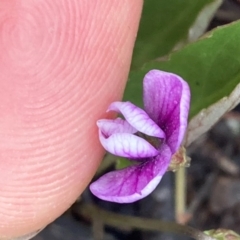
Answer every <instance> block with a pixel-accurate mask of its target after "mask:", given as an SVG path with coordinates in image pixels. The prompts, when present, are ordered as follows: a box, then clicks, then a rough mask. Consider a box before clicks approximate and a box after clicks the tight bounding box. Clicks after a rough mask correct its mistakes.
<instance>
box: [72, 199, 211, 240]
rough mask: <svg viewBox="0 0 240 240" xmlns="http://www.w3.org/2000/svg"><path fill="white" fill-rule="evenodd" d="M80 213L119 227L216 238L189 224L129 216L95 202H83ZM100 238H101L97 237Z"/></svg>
mask: <svg viewBox="0 0 240 240" xmlns="http://www.w3.org/2000/svg"><path fill="white" fill-rule="evenodd" d="M77 211H78V213H79V214H80V215H81V216H83V217H85V218H87V219H89V218H90V219H91V220H92V221H101V222H102V223H103V224H104V225H108V226H113V227H116V228H118V229H126V228H127V229H129V228H130V229H139V230H145V231H161V232H171V233H175V234H181V235H185V236H189V237H192V238H193V239H196V240H214V238H212V237H210V236H208V235H206V234H205V233H203V232H201V231H199V230H197V229H194V228H192V227H189V226H184V225H180V224H177V223H174V222H167V221H162V220H158V219H150V218H142V217H134V216H127V215H122V214H117V213H113V212H110V211H106V210H103V209H101V208H99V207H97V206H95V205H93V204H82V205H81V207H79V208H78V209H77ZM97 239H100V238H97Z"/></svg>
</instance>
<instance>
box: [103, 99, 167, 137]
mask: <svg viewBox="0 0 240 240" xmlns="http://www.w3.org/2000/svg"><path fill="white" fill-rule="evenodd" d="M110 110H111V111H116V112H119V113H121V114H122V115H123V116H124V118H125V119H126V121H127V122H128V123H129V124H131V125H132V126H133V127H134V128H135V129H137V130H138V131H139V132H142V133H144V134H146V135H148V136H153V137H158V138H165V133H164V132H163V130H162V129H161V128H160V127H159V126H158V125H157V124H156V123H155V122H154V121H153V120H152V119H151V118H150V117H149V116H148V115H147V113H146V112H145V111H144V110H142V109H141V108H139V107H137V106H135V105H134V104H132V103H131V102H113V103H112V104H111V105H110V106H109V108H108V111H110Z"/></svg>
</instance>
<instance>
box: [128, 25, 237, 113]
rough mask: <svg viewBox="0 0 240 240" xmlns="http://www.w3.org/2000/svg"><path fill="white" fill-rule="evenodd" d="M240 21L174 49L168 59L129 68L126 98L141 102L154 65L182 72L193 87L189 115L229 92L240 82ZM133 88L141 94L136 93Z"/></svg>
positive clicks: (181, 74) (170, 70) (166, 69)
mask: <svg viewBox="0 0 240 240" xmlns="http://www.w3.org/2000/svg"><path fill="white" fill-rule="evenodd" d="M239 36H240V22H235V23H233V24H229V25H226V26H224V27H220V28H217V29H215V30H214V31H212V32H210V33H208V34H207V35H206V36H205V37H204V38H202V39H200V40H198V41H197V42H195V43H191V44H189V45H187V46H185V47H184V48H183V49H181V50H179V51H178V52H174V53H172V54H171V55H170V56H169V58H168V59H167V60H166V61H152V62H148V63H146V64H145V65H144V66H143V67H142V68H141V69H140V70H135V71H131V72H130V76H129V82H128V84H127V87H126V91H125V95H124V99H125V100H130V101H132V102H133V103H135V104H136V105H139V106H141V105H142V96H141V94H139V91H141V89H142V79H143V77H144V75H145V74H146V73H147V72H148V71H149V70H151V69H161V70H165V71H169V72H174V73H176V74H178V75H180V76H182V77H183V78H184V79H185V80H186V81H187V82H188V83H189V85H190V88H191V95H192V98H191V109H190V117H193V116H194V115H196V114H197V113H198V112H200V111H201V110H202V109H203V108H207V107H208V106H210V105H211V104H213V103H215V102H217V101H218V100H220V99H221V98H223V97H225V96H228V95H229V94H230V93H231V92H232V91H233V89H234V88H235V86H236V85H237V84H238V83H239V82H240V44H239ZM134 92H136V93H138V94H134Z"/></svg>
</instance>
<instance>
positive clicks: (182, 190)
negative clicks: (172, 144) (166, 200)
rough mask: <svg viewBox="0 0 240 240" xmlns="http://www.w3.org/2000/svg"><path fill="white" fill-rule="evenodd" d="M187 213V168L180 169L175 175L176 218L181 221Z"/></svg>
mask: <svg viewBox="0 0 240 240" xmlns="http://www.w3.org/2000/svg"><path fill="white" fill-rule="evenodd" d="M185 213H186V168H185V167H182V168H179V169H178V170H177V171H176V173H175V218H176V220H180V219H181V216H183V214H185Z"/></svg>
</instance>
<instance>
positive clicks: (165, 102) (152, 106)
mask: <svg viewBox="0 0 240 240" xmlns="http://www.w3.org/2000/svg"><path fill="white" fill-rule="evenodd" d="M143 89H144V90H143V99H144V108H145V111H146V112H147V113H148V115H149V116H150V117H151V118H152V119H153V120H154V121H155V122H156V123H157V124H158V125H159V126H160V127H161V129H163V131H164V132H165V134H166V141H167V144H168V145H169V147H170V148H171V151H172V153H175V152H176V150H177V149H178V148H179V146H180V144H181V142H182V140H183V137H184V134H185V131H186V128H187V118H188V111H189V103H190V90H189V86H188V84H187V83H186V82H185V81H184V80H183V79H182V78H181V77H179V76H177V75H175V74H173V73H168V72H163V71H159V70H151V71H150V72H148V73H147V74H146V76H145V77H144V82H143Z"/></svg>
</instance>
